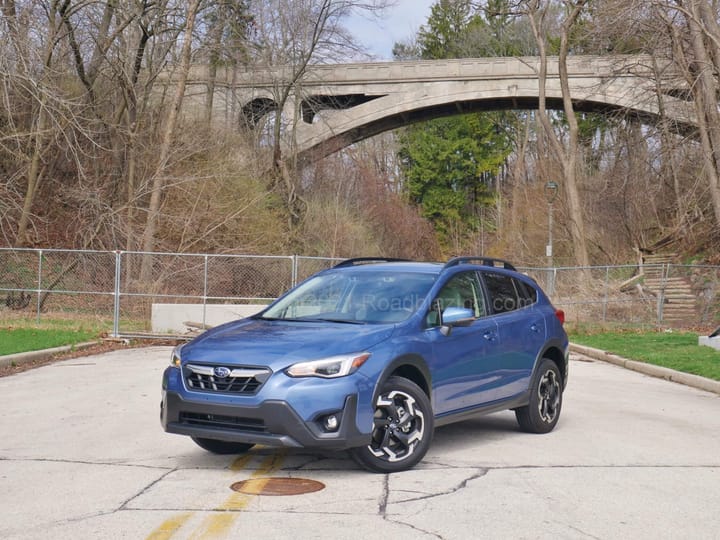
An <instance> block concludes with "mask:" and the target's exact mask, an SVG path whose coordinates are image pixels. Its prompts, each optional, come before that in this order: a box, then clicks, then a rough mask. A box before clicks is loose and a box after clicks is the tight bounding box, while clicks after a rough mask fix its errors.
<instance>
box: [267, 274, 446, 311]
mask: <svg viewBox="0 0 720 540" xmlns="http://www.w3.org/2000/svg"><path fill="white" fill-rule="evenodd" d="M435 278H436V276H435V275H434V274H420V273H411V272H392V271H387V270H384V271H381V270H378V271H368V270H367V269H365V270H363V271H359V272H349V271H342V272H331V273H327V274H321V275H318V276H316V277H314V278H311V279H309V280H308V281H306V282H305V283H303V284H302V285H300V286H299V287H297V288H296V289H294V290H293V291H291V292H290V293H289V294H288V295H287V296H285V297H284V298H282V299H281V300H279V301H278V302H277V303H276V304H274V305H273V306H271V307H270V308H269V309H268V310H267V311H265V313H263V314H262V316H261V318H263V319H282V320H294V321H331V322H339V323H347V324H382V323H396V322H400V321H404V320H405V319H407V318H408V317H410V315H412V314H413V313H414V312H415V311H416V310H417V309H418V307H419V306H420V304H422V302H423V300H424V299H425V296H426V295H427V293H428V291H429V290H430V287H431V286H432V284H433V282H434V281H435Z"/></svg>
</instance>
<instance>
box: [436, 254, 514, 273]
mask: <svg viewBox="0 0 720 540" xmlns="http://www.w3.org/2000/svg"><path fill="white" fill-rule="evenodd" d="M472 261H479V263H480V264H482V265H483V266H498V265H500V264H502V267H503V268H504V269H505V270H514V271H516V272H517V268H515V266H513V265H512V263H510V262H508V261H506V260H505V259H495V258H493V257H481V256H475V257H453V258H452V259H450V260H449V261H448V262H446V263H445V266H444V267H443V268H449V267H451V266H457V265H459V264H465V263H469V262H472ZM496 263H497V264H496Z"/></svg>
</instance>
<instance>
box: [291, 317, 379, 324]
mask: <svg viewBox="0 0 720 540" xmlns="http://www.w3.org/2000/svg"><path fill="white" fill-rule="evenodd" d="M292 320H294V321H309V322H334V323H343V324H367V323H366V322H364V321H356V320H353V319H326V318H319V319H312V318H302V319H292Z"/></svg>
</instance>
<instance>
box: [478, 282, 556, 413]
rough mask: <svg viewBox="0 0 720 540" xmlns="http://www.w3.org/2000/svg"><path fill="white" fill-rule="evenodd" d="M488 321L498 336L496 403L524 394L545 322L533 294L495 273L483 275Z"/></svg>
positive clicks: (543, 342)
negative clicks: (486, 296) (489, 313)
mask: <svg viewBox="0 0 720 540" xmlns="http://www.w3.org/2000/svg"><path fill="white" fill-rule="evenodd" d="M481 276H482V279H483V281H484V283H485V287H486V289H487V293H488V298H489V301H490V302H489V303H490V306H489V307H490V309H491V310H492V313H493V315H492V317H493V319H494V321H495V323H496V324H497V332H498V341H499V347H498V349H499V350H498V362H499V366H498V372H497V375H498V376H499V383H498V385H497V393H496V395H495V397H496V399H505V398H509V397H512V396H515V395H517V394H520V393H521V392H523V391H525V390H527V387H528V385H529V384H530V377H531V375H532V370H533V367H534V365H535V360H536V358H537V356H538V354H539V352H540V350H541V349H542V347H543V346H544V344H545V339H546V327H545V318H544V316H543V314H542V312H541V311H540V310H537V309H535V304H536V302H537V293H535V294H533V293H534V292H535V291H534V289H532V287H530V286H529V285H527V284H525V283H523V282H522V281H521V280H519V279H517V278H515V277H512V276H510V275H507V274H501V273H499V272H491V271H483V272H481Z"/></svg>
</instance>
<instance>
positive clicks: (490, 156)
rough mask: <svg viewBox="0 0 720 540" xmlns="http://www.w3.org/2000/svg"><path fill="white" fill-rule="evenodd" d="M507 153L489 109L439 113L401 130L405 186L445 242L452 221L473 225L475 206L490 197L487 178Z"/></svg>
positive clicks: (453, 224)
mask: <svg viewBox="0 0 720 540" xmlns="http://www.w3.org/2000/svg"><path fill="white" fill-rule="evenodd" d="M509 153H510V144H509V141H508V140H507V138H506V136H505V133H504V132H503V131H502V130H498V129H497V126H496V125H495V124H494V122H492V117H491V116H489V115H478V114H468V115H463V116H459V117H454V118H442V119H437V120H432V121H430V122H427V123H425V124H423V125H422V126H414V127H411V128H409V129H407V130H405V132H404V133H403V135H402V137H401V150H400V163H401V167H402V170H403V173H404V176H405V182H406V191H407V193H408V196H409V198H410V200H411V202H413V203H415V204H417V205H418V206H420V208H421V212H422V215H423V216H424V217H426V218H428V219H430V220H431V221H432V222H433V224H434V225H435V226H436V229H437V230H438V232H439V233H440V235H441V241H443V243H444V244H446V245H447V243H448V242H447V241H448V239H447V235H448V234H449V233H450V230H451V229H455V228H456V226H457V225H460V226H461V227H464V228H466V229H467V232H468V233H472V232H474V231H475V229H476V228H477V226H478V221H477V220H478V215H479V208H480V207H482V206H485V205H488V204H492V202H493V201H494V197H495V195H494V193H493V190H492V182H493V180H494V178H495V175H496V174H497V173H498V171H499V169H500V167H501V166H502V164H503V163H504V162H505V159H506V158H507V156H508V154H509ZM443 237H445V238H443Z"/></svg>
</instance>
